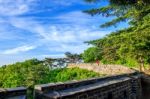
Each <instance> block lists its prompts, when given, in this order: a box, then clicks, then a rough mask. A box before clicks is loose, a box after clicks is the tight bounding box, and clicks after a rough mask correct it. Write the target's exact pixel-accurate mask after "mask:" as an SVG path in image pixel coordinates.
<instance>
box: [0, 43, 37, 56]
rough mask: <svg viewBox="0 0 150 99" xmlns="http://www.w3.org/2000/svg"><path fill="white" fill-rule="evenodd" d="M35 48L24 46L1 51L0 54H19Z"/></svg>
mask: <svg viewBox="0 0 150 99" xmlns="http://www.w3.org/2000/svg"><path fill="white" fill-rule="evenodd" d="M35 48H36V47H35V46H28V45H24V46H20V47H16V48H12V49H7V50H5V51H3V52H2V54H17V53H19V52H26V51H29V50H32V49H35Z"/></svg>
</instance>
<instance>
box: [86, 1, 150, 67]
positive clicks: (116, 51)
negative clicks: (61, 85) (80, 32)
mask: <svg viewBox="0 0 150 99" xmlns="http://www.w3.org/2000/svg"><path fill="white" fill-rule="evenodd" d="M86 1H87V2H101V0H86ZM108 2H109V4H108V5H107V6H104V7H100V8H94V9H90V10H87V11H84V12H86V13H88V14H91V15H102V16H104V17H115V18H114V19H113V20H111V21H110V22H106V23H104V24H102V25H101V27H109V26H112V25H116V24H118V23H119V22H121V21H128V22H129V25H130V27H129V28H127V29H123V30H119V31H116V32H113V33H111V34H109V35H107V36H105V37H104V38H101V39H98V40H93V41H89V42H87V43H89V44H92V45H94V46H96V47H98V48H100V49H101V50H100V52H101V53H102V61H103V62H104V63H113V64H125V65H128V66H137V65H139V64H140V65H141V66H144V64H150V31H149V30H150V24H149V23H150V1H149V0H119V1H118V0H108ZM93 59H94V58H93Z"/></svg>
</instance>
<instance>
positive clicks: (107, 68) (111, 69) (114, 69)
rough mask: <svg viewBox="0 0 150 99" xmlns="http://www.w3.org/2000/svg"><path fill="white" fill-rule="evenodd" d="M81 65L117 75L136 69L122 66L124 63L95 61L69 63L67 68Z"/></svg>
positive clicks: (99, 71)
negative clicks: (105, 63)
mask: <svg viewBox="0 0 150 99" xmlns="http://www.w3.org/2000/svg"><path fill="white" fill-rule="evenodd" d="M74 67H79V68H81V69H87V70H92V71H94V72H97V73H100V74H107V75H116V74H123V73H131V72H134V70H132V69H129V68H128V67H125V66H122V65H109V64H107V65H104V64H100V65H97V64H95V63H80V64H75V63H70V64H68V66H67V68H74Z"/></svg>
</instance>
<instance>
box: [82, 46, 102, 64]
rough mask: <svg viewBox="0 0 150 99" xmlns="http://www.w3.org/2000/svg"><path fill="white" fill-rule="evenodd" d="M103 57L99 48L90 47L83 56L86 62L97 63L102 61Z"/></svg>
mask: <svg viewBox="0 0 150 99" xmlns="http://www.w3.org/2000/svg"><path fill="white" fill-rule="evenodd" d="M101 57H102V55H101V52H100V49H98V48H97V47H90V48H88V49H87V50H85V51H84V53H83V54H82V58H83V60H84V62H95V61H96V60H100V59H101Z"/></svg>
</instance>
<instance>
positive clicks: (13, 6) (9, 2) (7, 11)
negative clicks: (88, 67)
mask: <svg viewBox="0 0 150 99" xmlns="http://www.w3.org/2000/svg"><path fill="white" fill-rule="evenodd" d="M34 3H35V0H0V14H1V15H2V16H14V15H20V14H24V13H26V12H29V11H30V10H31V6H33V5H34Z"/></svg>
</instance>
